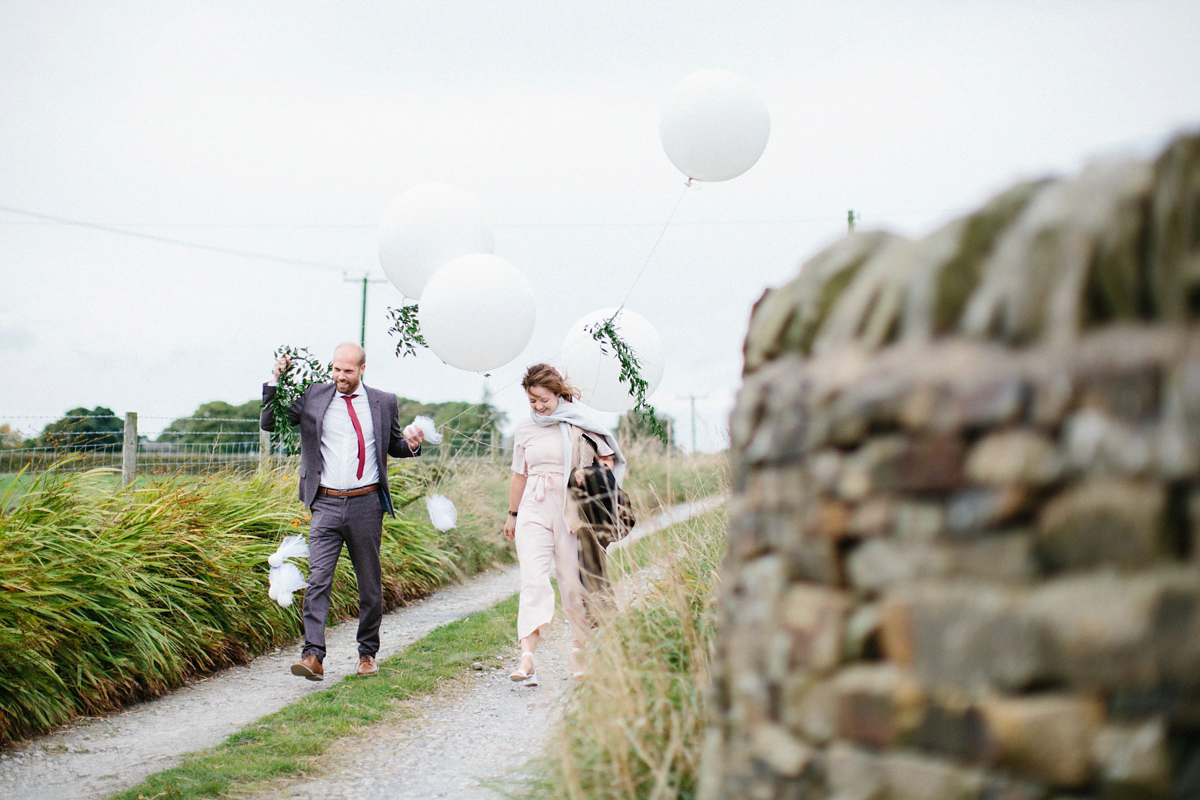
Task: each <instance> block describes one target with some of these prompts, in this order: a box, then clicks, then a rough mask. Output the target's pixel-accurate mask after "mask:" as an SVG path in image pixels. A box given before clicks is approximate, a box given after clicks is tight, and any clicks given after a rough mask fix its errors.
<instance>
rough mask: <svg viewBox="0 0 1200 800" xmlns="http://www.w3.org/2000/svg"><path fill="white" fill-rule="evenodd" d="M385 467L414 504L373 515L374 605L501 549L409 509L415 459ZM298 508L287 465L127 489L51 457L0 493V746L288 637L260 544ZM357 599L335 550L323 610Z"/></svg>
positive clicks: (292, 615)
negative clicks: (379, 523) (376, 521)
mask: <svg viewBox="0 0 1200 800" xmlns="http://www.w3.org/2000/svg"><path fill="white" fill-rule="evenodd" d="M392 474H393V480H392V486H393V497H394V499H395V500H396V502H397V505H398V506H404V505H409V506H412V507H414V508H413V509H412V513H410V514H408V515H404V516H401V517H400V518H397V519H393V518H392V517H390V516H389V517H385V520H384V532H383V542H382V547H381V556H382V561H383V565H384V566H383V588H384V603H385V606H386V607H388V608H391V607H395V606H396V605H398V604H400V603H402V602H403V601H405V600H407V599H411V598H413V597H419V596H423V595H425V594H428V593H429V592H430V591H432V590H433V589H435V588H437V587H438V586H440V585H443V584H445V583H447V582H449V581H451V580H453V579H455V578H460V577H462V576H464V575H469V574H472V573H474V572H476V571H478V570H479V569H480V568H482V567H483V566H486V565H488V564H490V563H493V562H494V561H496V560H498V559H501V558H503V557H505V556H507V554H508V548H507V547H506V546H505V545H504V543H503V542H501V541H500V540H499V537H498V535H493V534H491V533H490V532H489V534H488V535H486V536H484V535H478V536H477V535H475V534H474V533H472V532H471V531H466V530H461V531H457V532H455V533H454V534H453V535H451V536H443V535H441V534H439V533H438V532H437V531H435V530H434V529H433V528H432V526H431V525H430V524H429V521H428V517H427V516H426V517H424V518H422V517H421V516H420V515H419V514H418V513H417V512H416V508H418V507H420V506H423V504H420V503H417V502H415V501H416V499H417V498H419V497H420V496H421V495H422V493H423V491H424V488H423V484H422V481H421V479H420V477H419V476H418V475H417V473H416V471H415V470H413V469H411V468H407V467H404V468H396V469H394V470H393V473H392ZM423 511H424V509H423V508H420V512H423ZM307 517H308V514H307V512H306V511H305V510H304V509H303V508H302V507H301V505H300V504H299V502H297V500H296V495H295V477H294V474H293V473H292V472H291V471H290V470H284V469H280V470H264V471H260V472H257V473H253V474H250V475H238V474H234V473H219V474H215V475H207V476H178V477H165V478H149V479H145V480H138V481H137V482H135V483H134V484H132V485H130V486H127V487H124V488H120V487H114V486H113V485H112V473H111V471H108V470H104V471H90V472H66V471H58V470H52V471H49V472H44V473H39V474H38V475H36V476H34V477H33V478H32V479H31V480H30V482H29V483H28V484H27V485H26V486H24V487H23V489H22V491H20V492H19V493H18V492H16V491H9V492H7V493H6V494H4V495H0V653H4V654H5V658H3V659H0V744H3V743H4V742H5V741H9V740H13V739H18V738H21V737H24V736H28V735H31V734H35V733H42V732H45V731H49V730H52V729H53V728H55V727H56V726H58V725H61V724H63V723H65V722H68V721H69V720H70V719H71V718H72V717H74V716H77V715H79V714H98V713H104V712H106V711H110V710H113V709H116V708H120V707H121V706H122V705H124V704H126V703H128V702H130V701H135V700H140V699H145V698H150V697H155V696H157V695H160V694H162V693H163V692H166V691H169V690H171V689H173V688H175V687H177V686H179V685H181V684H182V683H183V682H184V681H185V680H186V679H187V678H189V677H191V676H194V675H197V674H202V673H205V672H209V671H212V670H215V669H219V668H222V667H225V666H229V665H231V664H236V663H244V662H245V661H247V660H249V659H250V658H252V657H254V656H255V655H257V654H259V653H262V652H265V651H266V650H269V649H271V648H273V647H278V646H281V645H284V644H289V643H291V642H292V641H294V640H295V638H296V635H297V633H298V632H299V631H300V630H301V625H300V619H299V616H300V609H301V605H302V604H301V603H300V602H295V603H293V604H292V606H291V607H289V608H280V607H279V606H278V605H276V604H275V603H274V602H273V601H271V600H270V599H269V598H268V597H267V592H266V587H267V565H266V558H267V556H268V555H269V554H270V553H271V552H272V551H273V550H274V549H275V547H276V546H277V545H278V544H279V542H280V540H281V539H282V538H283V536H284V535H286V534H291V533H298V532H304V531H306V529H307V527H308V525H307ZM357 613H358V591H357V586H356V583H355V580H354V575H353V570H352V569H351V567H350V564H349V560H348V559H347V558H343V559H342V561H341V564H340V565H339V567H338V570H337V572H336V573H335V577H334V585H333V594H332V602H331V609H330V616H331V618H333V619H339V618H347V617H351V616H357Z"/></svg>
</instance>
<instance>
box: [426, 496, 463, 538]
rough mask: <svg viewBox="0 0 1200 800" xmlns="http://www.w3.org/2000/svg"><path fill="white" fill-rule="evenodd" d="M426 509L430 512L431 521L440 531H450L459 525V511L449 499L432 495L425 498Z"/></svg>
mask: <svg viewBox="0 0 1200 800" xmlns="http://www.w3.org/2000/svg"><path fill="white" fill-rule="evenodd" d="M425 508H426V510H428V511H429V521H430V522H432V523H433V527H435V528H437V529H438V530H439V531H448V530H450V529H451V528H453V527H454V526H455V525H457V524H458V509H457V508H455V507H454V503H452V502H450V498H448V497H443V496H442V495H440V494H431V495H429V496H428V497H426V498H425Z"/></svg>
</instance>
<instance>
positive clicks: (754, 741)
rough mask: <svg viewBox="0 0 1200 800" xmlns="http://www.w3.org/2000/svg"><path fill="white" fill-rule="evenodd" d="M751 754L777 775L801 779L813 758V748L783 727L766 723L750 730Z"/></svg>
mask: <svg viewBox="0 0 1200 800" xmlns="http://www.w3.org/2000/svg"><path fill="white" fill-rule="evenodd" d="M750 752H751V754H752V755H753V757H754V758H757V759H758V760H760V761H762V762H763V763H764V764H766V766H767V767H768V768H769V769H770V770H771V771H772V772H773V773H775V774H776V775H782V776H784V777H788V778H795V777H799V775H800V774H801V773H802V772H804V769H805V768H806V767H807V766H808V765H809V763H810V762H811V761H812V758H813V750H812V748H811V747H809V746H808V745H806V744H805V743H804V742H801V741H800V740H799V739H796V738H795V737H794V736H792V735H791V734H790V733H789V732H788V730H787V728H785V727H783V726H782V725H779V724H775V723H770V722H764V723H760V724H758V725H755V726H754V727H753V728H752V729H751V730H750Z"/></svg>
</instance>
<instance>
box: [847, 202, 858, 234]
mask: <svg viewBox="0 0 1200 800" xmlns="http://www.w3.org/2000/svg"><path fill="white" fill-rule="evenodd" d="M855 222H858V215H857V214H855V213H854V209H853V208H852V209H850V210H849V211H847V212H846V232H847V233H854V223H855Z"/></svg>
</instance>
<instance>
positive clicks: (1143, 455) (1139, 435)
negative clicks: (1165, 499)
mask: <svg viewBox="0 0 1200 800" xmlns="http://www.w3.org/2000/svg"><path fill="white" fill-rule="evenodd" d="M1063 450H1064V458H1065V465H1066V467H1067V469H1068V471H1069V472H1070V473H1071V474H1084V475H1109V476H1144V475H1148V474H1150V473H1151V472H1153V468H1154V467H1156V466H1160V465H1162V464H1163V462H1164V459H1166V460H1167V461H1171V460H1173V459H1172V458H1170V457H1171V456H1172V452H1171V449H1170V448H1169V447H1164V443H1163V442H1162V441H1161V432H1160V431H1159V429H1158V428H1157V427H1156V426H1155V425H1154V424H1153V423H1141V424H1134V423H1130V422H1125V421H1120V420H1116V419H1113V418H1112V417H1109V416H1107V415H1106V414H1104V413H1102V412H1100V411H1097V410H1095V409H1084V410H1082V411H1080V412H1079V413H1077V414H1073V415H1071V416H1070V417H1069V418H1068V419H1067V422H1066V425H1065V426H1064V427H1063ZM1171 466H1172V472H1174V471H1175V470H1176V468H1177V465H1171Z"/></svg>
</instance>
